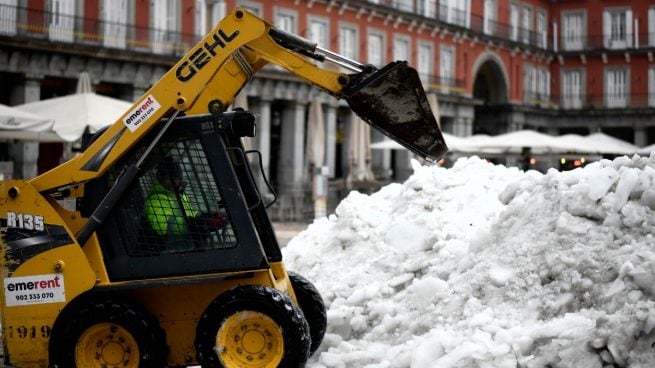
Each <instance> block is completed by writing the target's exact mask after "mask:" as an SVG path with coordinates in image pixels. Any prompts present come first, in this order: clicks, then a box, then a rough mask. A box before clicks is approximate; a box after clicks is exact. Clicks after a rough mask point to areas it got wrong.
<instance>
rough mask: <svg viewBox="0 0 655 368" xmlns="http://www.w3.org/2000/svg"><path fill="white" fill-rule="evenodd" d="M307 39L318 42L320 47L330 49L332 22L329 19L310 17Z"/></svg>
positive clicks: (308, 19)
mask: <svg viewBox="0 0 655 368" xmlns="http://www.w3.org/2000/svg"><path fill="white" fill-rule="evenodd" d="M307 23H308V25H307V32H308V34H307V39H308V40H310V41H312V42H316V44H317V45H318V46H319V47H322V48H324V49H329V48H330V45H329V43H330V35H329V32H330V31H329V30H330V21H329V20H328V19H327V18H323V17H315V16H309V17H308V18H307Z"/></svg>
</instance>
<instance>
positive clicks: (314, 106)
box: [306, 98, 325, 168]
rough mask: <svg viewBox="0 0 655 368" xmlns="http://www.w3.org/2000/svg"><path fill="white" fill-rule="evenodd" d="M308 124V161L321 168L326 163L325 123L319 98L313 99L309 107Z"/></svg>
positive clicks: (311, 164)
mask: <svg viewBox="0 0 655 368" xmlns="http://www.w3.org/2000/svg"><path fill="white" fill-rule="evenodd" d="M307 124H308V125H307V143H306V148H307V160H308V162H309V164H310V166H313V167H314V168H319V167H322V166H323V162H324V161H325V121H324V119H323V106H322V104H321V101H320V100H319V99H318V98H315V99H313V100H312V102H311V103H310V105H309V121H308V123H307Z"/></svg>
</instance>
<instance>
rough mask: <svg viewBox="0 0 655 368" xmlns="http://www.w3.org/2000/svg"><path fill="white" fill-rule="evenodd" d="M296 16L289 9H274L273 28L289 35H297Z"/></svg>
mask: <svg viewBox="0 0 655 368" xmlns="http://www.w3.org/2000/svg"><path fill="white" fill-rule="evenodd" d="M296 19H298V15H297V13H296V12H295V11H293V10H289V9H282V8H276V9H275V27H277V28H279V29H281V30H283V31H285V32H288V33H291V34H296V33H298V26H297V25H296Z"/></svg>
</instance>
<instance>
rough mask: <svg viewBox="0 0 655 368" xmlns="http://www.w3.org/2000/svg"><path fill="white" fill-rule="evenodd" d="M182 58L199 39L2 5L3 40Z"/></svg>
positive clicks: (0, 29)
mask: <svg viewBox="0 0 655 368" xmlns="http://www.w3.org/2000/svg"><path fill="white" fill-rule="evenodd" d="M3 36H8V37H11V38H12V39H14V40H18V41H20V40H44V41H49V42H52V43H57V44H76V45H85V46H92V47H104V48H112V49H119V50H126V51H136V52H143V53H155V54H159V55H171V56H180V55H182V54H183V53H184V52H185V51H186V50H188V48H189V47H191V46H193V45H194V44H195V43H196V42H197V41H198V40H199V37H198V36H196V35H195V34H192V33H184V32H178V31H170V30H164V29H157V28H152V27H142V26H137V25H135V24H126V23H116V22H108V21H105V20H102V19H96V18H90V17H80V16H72V15H66V14H61V13H58V12H50V11H45V10H42V9H34V8H26V7H21V6H9V5H1V4H0V37H3Z"/></svg>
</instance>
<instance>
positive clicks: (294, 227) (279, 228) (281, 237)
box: [273, 222, 309, 247]
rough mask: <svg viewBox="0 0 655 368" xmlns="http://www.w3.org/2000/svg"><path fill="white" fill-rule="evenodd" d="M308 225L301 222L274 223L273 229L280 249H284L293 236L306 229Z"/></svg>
mask: <svg viewBox="0 0 655 368" xmlns="http://www.w3.org/2000/svg"><path fill="white" fill-rule="evenodd" d="M307 226H309V224H306V223H301V222H274V223H273V229H274V230H275V235H276V236H277V241H278V243H279V244H280V247H284V246H285V245H287V244H288V243H289V241H290V240H291V239H293V237H294V236H296V235H298V233H300V232H301V231H303V230H305V229H307Z"/></svg>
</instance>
